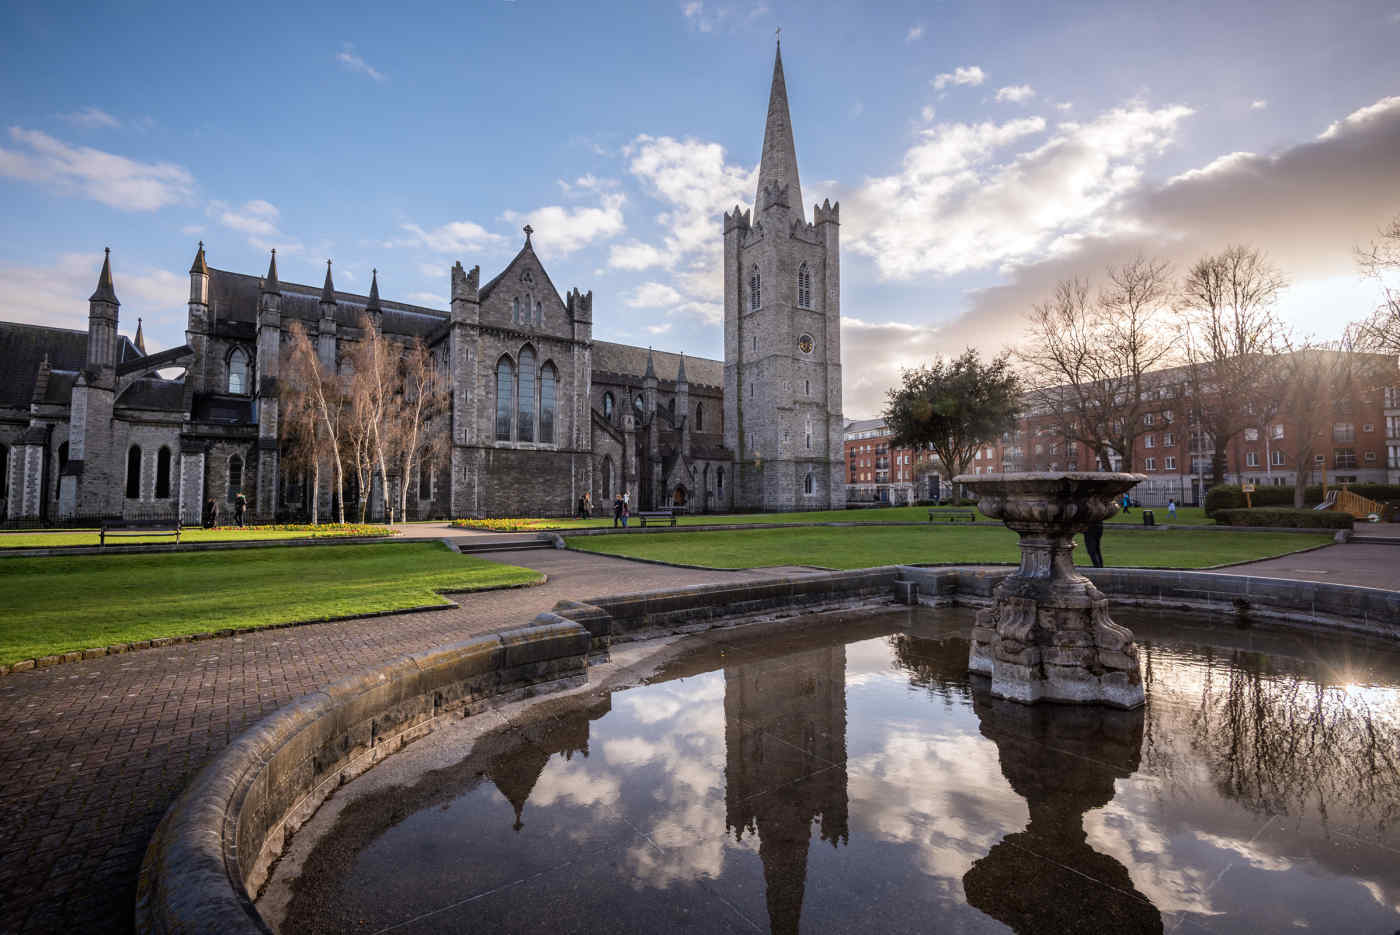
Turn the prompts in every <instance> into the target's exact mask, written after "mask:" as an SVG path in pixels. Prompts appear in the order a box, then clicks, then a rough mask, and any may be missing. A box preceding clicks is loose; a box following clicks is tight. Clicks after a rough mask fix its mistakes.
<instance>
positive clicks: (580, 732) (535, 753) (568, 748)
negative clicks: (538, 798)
mask: <svg viewBox="0 0 1400 935" xmlns="http://www.w3.org/2000/svg"><path fill="white" fill-rule="evenodd" d="M611 710H612V695H604V696H603V697H602V698H601V699H599V700H598V701H597V702H595V703H593V704H591V705H588V706H587V707H582V708H579V709H577V710H570V711H567V712H565V713H564V714H563V715H562V716H559V717H546V718H542V719H541V720H540V721H539V722H537V723H535V724H533V725H531V729H530V732H529V735H528V741H527V742H526V743H521V744H516V745H514V746H512V747H511V748H510V750H509V752H507V753H504V754H502V755H500V756H497V757H495V758H494V759H492V760H491V764H490V765H489V766H488V767H487V768H486V770H485V774H486V777H487V778H488V779H490V780H491V782H492V784H494V785H495V787H496V788H497V789H498V790H500V793H501V795H503V796H505V797H506V801H508V802H510V804H511V806H512V807H514V808H515V825H514V826H513V827H514V828H515V830H516V831H519V830H520V829H521V828H523V827H524V826H525V823H524V820H523V814H524V811H525V803H526V802H527V801H528V800H529V798H530V793H531V792H533V791H535V783H537V782H539V779H540V774H541V773H543V772H544V768H545V767H546V766H547V765H549V760H550V758H551V757H553V756H554V755H555V754H556V753H557V754H560V755H561V756H563V757H564V759H566V760H571V759H573V756H574V754H575V753H581V754H583V755H584V756H588V728H589V724H590V723H592V722H593V721H596V720H598V718H600V717H602V716H603V715H605V714H607V713H608V712H609V711H611Z"/></svg>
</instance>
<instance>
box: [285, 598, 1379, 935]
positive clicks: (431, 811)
mask: <svg viewBox="0 0 1400 935" xmlns="http://www.w3.org/2000/svg"><path fill="white" fill-rule="evenodd" d="M1115 617H1116V618H1117V619H1118V620H1119V621H1120V622H1122V623H1124V624H1126V625H1128V626H1130V627H1132V628H1133V629H1134V631H1135V632H1136V634H1137V636H1138V642H1139V646H1140V649H1141V651H1142V653H1143V676H1144V681H1145V683H1146V689H1147V697H1148V704H1147V706H1146V708H1145V709H1143V710H1140V711H1136V712H1121V711H1112V710H1107V709H1097V708H1080V707H1072V706H1053V705H1039V706H1035V707H1024V706H1021V705H1016V704H1012V703H1008V702H1002V701H997V700H995V699H992V698H991V697H990V696H989V694H988V692H987V682H986V680H985V679H982V678H980V677H977V676H969V675H968V673H967V671H966V667H967V655H968V643H967V632H968V628H969V627H970V624H971V614H970V612H967V611H930V610H924V609H920V610H912V611H908V610H899V611H896V612H892V613H887V614H879V615H869V614H867V615H865V616H863V617H860V618H854V619H852V618H846V619H843V620H840V621H836V622H834V623H833V621H831V619H830V618H811V619H810V620H809V621H806V622H805V623H804V625H802V626H801V627H800V628H788V629H785V630H783V631H782V632H780V633H776V634H774V633H771V632H769V633H762V632H747V631H728V632H723V633H718V634H710V635H706V636H704V637H698V638H695V639H694V640H693V643H694V650H693V651H691V652H689V653H688V654H686V655H684V656H682V657H681V658H680V659H679V660H677V661H676V662H674V663H673V664H671V665H669V666H668V667H667V668H666V669H665V670H664V671H663V672H662V673H660V674H659V675H658V676H657V677H655V678H654V679H652V680H651V681H650V683H648V684H645V685H642V686H638V687H635V688H630V689H627V690H623V691H618V692H615V693H611V694H608V693H601V694H600V693H596V692H595V693H594V694H592V695H587V696H584V697H582V698H579V699H571V700H568V701H567V702H563V701H556V702H546V703H543V704H542V705H541V706H540V707H538V708H536V709H533V710H532V712H531V715H530V718H529V720H527V721H522V722H520V723H518V724H515V725H512V726H510V727H508V728H503V729H502V730H500V731H497V732H495V733H494V734H491V735H489V736H488V737H487V738H485V739H483V740H482V741H481V742H479V743H478V744H477V746H476V747H475V749H474V750H473V751H472V752H471V754H470V755H468V756H467V757H466V758H465V759H463V760H462V761H461V762H460V763H458V764H457V765H456V766H454V767H452V768H449V769H445V770H439V771H436V772H432V773H427V774H425V775H423V776H422V777H421V778H420V779H419V780H417V781H416V782H415V783H414V784H413V785H410V786H406V787H398V788H395V789H391V790H387V791H383V792H377V793H374V794H373V795H370V796H367V797H365V798H364V799H362V800H359V801H356V802H353V803H352V804H350V805H349V806H347V808H346V809H345V811H344V812H343V813H342V814H341V815H340V816H339V818H338V819H337V822H336V825H335V827H334V828H333V829H332V831H331V832H330V833H329V834H328V835H327V836H326V837H325V838H324V839H323V840H322V841H321V842H320V843H319V844H317V846H316V847H315V849H314V850H313V851H312V853H311V854H310V856H309V857H308V859H307V862H306V864H305V867H304V868H303V872H302V875H301V877H300V878H299V879H298V880H297V882H296V884H295V887H294V893H293V899H292V902H291V906H290V909H289V915H288V919H287V921H286V924H285V925H284V926H283V931H284V932H307V933H310V932H344V931H354V932H381V931H394V932H401V933H427V932H484V931H504V932H572V931H607V932H662V931H696V932H700V931H704V932H729V931H735V932H753V931H771V932H775V933H791V932H799V931H805V932H830V931H871V932H874V931H879V932H929V931H938V932H1006V931H1015V932H1019V933H1023V935H1029V933H1063V932H1127V933H1137V932H1163V931H1167V932H1241V933H1249V935H1258V933H1261V932H1279V931H1300V930H1313V931H1319V932H1376V933H1391V932H1394V931H1396V930H1397V929H1400V833H1397V831H1396V830H1395V819H1396V818H1397V817H1400V704H1397V702H1398V701H1400V652H1397V651H1396V650H1395V649H1394V648H1393V647H1389V646H1378V645H1376V644H1372V643H1363V642H1359V641H1354V640H1348V639H1346V638H1342V637H1338V636H1335V635H1322V636H1310V635H1294V634H1287V633H1281V632H1270V631H1267V630H1262V629H1254V630H1236V629H1234V628H1232V627H1230V626H1229V625H1228V624H1220V623H1216V624H1211V623H1210V622H1208V621H1205V620H1202V619H1196V618H1191V617H1184V616H1181V615H1171V616H1165V615H1158V614H1146V613H1132V612H1130V611H1126V610H1120V611H1117V612H1116V613H1115ZM750 630H754V631H756V630H758V628H750ZM426 742H431V741H426Z"/></svg>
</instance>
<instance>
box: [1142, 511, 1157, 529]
mask: <svg viewBox="0 0 1400 935" xmlns="http://www.w3.org/2000/svg"><path fill="white" fill-rule="evenodd" d="M1142 524H1143V525H1144V526H1156V525H1157V523H1156V522H1155V521H1154V520H1153V519H1152V511H1151V510H1143V511H1142Z"/></svg>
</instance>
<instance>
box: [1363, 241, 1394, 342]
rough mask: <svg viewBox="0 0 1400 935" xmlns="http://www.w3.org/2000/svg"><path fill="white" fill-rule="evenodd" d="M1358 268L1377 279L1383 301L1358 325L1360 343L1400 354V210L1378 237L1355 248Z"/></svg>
mask: <svg viewBox="0 0 1400 935" xmlns="http://www.w3.org/2000/svg"><path fill="white" fill-rule="evenodd" d="M1357 259H1358V261H1359V262H1360V264H1361V269H1362V270H1363V271H1364V272H1365V273H1366V274H1367V275H1368V276H1371V277H1372V278H1374V279H1375V280H1376V281H1377V282H1379V283H1380V286H1381V293H1382V296H1383V298H1382V301H1381V304H1380V306H1379V307H1378V308H1377V309H1376V310H1375V311H1374V312H1373V313H1372V314H1371V316H1370V317H1369V318H1367V319H1366V320H1364V321H1363V322H1361V324H1360V325H1359V326H1358V329H1357V339H1358V342H1359V343H1360V344H1361V346H1363V347H1365V348H1367V349H1369V350H1373V351H1377V352H1379V353H1383V354H1391V355H1397V354H1400V286H1398V285H1397V278H1398V277H1400V214H1397V215H1396V216H1395V217H1394V218H1392V219H1391V221H1390V223H1389V224H1387V225H1386V226H1385V227H1383V228H1381V236H1380V239H1379V240H1373V241H1372V242H1371V245H1370V247H1362V248H1358V250H1357Z"/></svg>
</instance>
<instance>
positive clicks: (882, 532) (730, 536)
mask: <svg viewBox="0 0 1400 935" xmlns="http://www.w3.org/2000/svg"><path fill="white" fill-rule="evenodd" d="M1331 540H1332V537H1331V535H1330V534H1320V535H1315V536H1313V535H1300V534H1294V533H1255V532H1216V531H1214V530H1211V531H1207V530H1164V531H1160V532H1118V533H1114V532H1113V531H1112V530H1109V531H1108V532H1107V534H1106V535H1105V536H1104V540H1103V553H1104V559H1105V561H1106V562H1107V563H1108V564H1110V565H1127V566H1137V567H1143V568H1205V567H1208V566H1211V565H1223V564H1228V563H1234V562H1242V561H1248V560H1250V559H1256V558H1268V557H1270V556H1273V555H1282V554H1284V553H1286V552H1293V551H1297V550H1298V549H1305V548H1309V547H1311V546H1315V545H1323V544H1326V543H1328V542H1330V541H1331ZM567 541H568V543H569V548H571V549H579V550H581V551H586V552H603V553H606V554H609V555H623V556H629V557H632V558H649V559H655V560H658V561H663V562H677V563H680V564H685V565H702V566H705V567H707V568H755V567H760V566H764V565H820V566H823V567H826V568H868V567H870V566H872V565H896V564H914V563H920V562H925V563H958V564H979V563H984V562H1016V561H1019V552H1018V550H1017V548H1016V534H1015V533H1013V532H1011V531H1010V530H1009V529H1005V528H1002V529H994V528H991V527H972V526H954V525H935V526H931V527H930V526H924V527H922V528H920V527H913V526H894V527H890V528H888V529H881V528H879V527H873V526H867V527H862V528H856V529H842V528H835V527H829V526H828V527H822V526H817V527H811V528H807V529H740V530H733V531H730V532H708V533H647V534H645V535H634V534H621V535H615V536H575V537H572V538H570V539H568V540H567ZM1075 555H1076V557H1077V558H1084V560H1085V561H1087V557H1086V553H1084V552H1083V543H1082V541H1081V542H1080V543H1079V548H1078V549H1076V551H1075Z"/></svg>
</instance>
